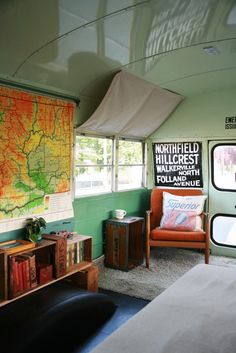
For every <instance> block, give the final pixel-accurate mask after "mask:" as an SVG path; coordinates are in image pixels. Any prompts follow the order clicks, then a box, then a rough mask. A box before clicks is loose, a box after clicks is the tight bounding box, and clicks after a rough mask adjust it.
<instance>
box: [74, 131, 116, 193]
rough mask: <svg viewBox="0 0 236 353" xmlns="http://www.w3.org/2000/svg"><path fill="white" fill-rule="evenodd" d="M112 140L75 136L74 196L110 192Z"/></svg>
mask: <svg viewBox="0 0 236 353" xmlns="http://www.w3.org/2000/svg"><path fill="white" fill-rule="evenodd" d="M112 172H113V140H112V139H111V138H102V137H89V136H76V146H75V195H76V196H78V195H88V194H98V193H102V192H109V191H111V190H112Z"/></svg>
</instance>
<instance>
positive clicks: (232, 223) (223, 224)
mask: <svg viewBox="0 0 236 353" xmlns="http://www.w3.org/2000/svg"><path fill="white" fill-rule="evenodd" d="M211 239H212V241H213V243H215V244H216V245H223V246H228V247H235V246H236V216H233V215H226V214H224V215H223V214H216V215H215V216H213V218H212V226H211Z"/></svg>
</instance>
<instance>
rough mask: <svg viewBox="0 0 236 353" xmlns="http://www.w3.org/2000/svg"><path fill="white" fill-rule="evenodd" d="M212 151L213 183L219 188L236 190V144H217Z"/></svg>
mask: <svg viewBox="0 0 236 353" xmlns="http://www.w3.org/2000/svg"><path fill="white" fill-rule="evenodd" d="M212 153H213V158H212V161H213V174H212V184H213V185H214V186H215V188H216V189H218V190H236V145H234V144H227V145H226V144H220V145H216V146H215V147H214V149H213V151H212Z"/></svg>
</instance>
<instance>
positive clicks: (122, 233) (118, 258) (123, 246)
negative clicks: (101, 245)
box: [105, 217, 144, 271]
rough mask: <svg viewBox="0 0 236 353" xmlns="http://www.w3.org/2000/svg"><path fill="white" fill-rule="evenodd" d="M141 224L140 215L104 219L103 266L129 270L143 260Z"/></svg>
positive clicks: (142, 220)
mask: <svg viewBox="0 0 236 353" xmlns="http://www.w3.org/2000/svg"><path fill="white" fill-rule="evenodd" d="M143 224H144V218H142V217H125V218H123V219H122V220H119V219H116V218H111V219H108V220H107V221H106V234H105V266H107V267H112V268H116V269H119V270H122V271H129V270H130V269H131V268H133V267H135V266H138V265H140V264H141V263H142V262H143Z"/></svg>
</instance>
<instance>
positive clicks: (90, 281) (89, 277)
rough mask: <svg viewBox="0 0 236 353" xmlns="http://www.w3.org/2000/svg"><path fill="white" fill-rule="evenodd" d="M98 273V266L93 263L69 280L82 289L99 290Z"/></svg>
mask: <svg viewBox="0 0 236 353" xmlns="http://www.w3.org/2000/svg"><path fill="white" fill-rule="evenodd" d="M98 274H99V271H98V267H97V266H94V265H92V266H90V267H88V268H87V269H85V270H83V271H79V272H77V273H75V274H73V275H71V276H70V277H69V278H67V280H68V281H69V282H70V283H72V284H74V285H76V286H78V287H80V288H82V289H86V290H89V291H92V292H98Z"/></svg>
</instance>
